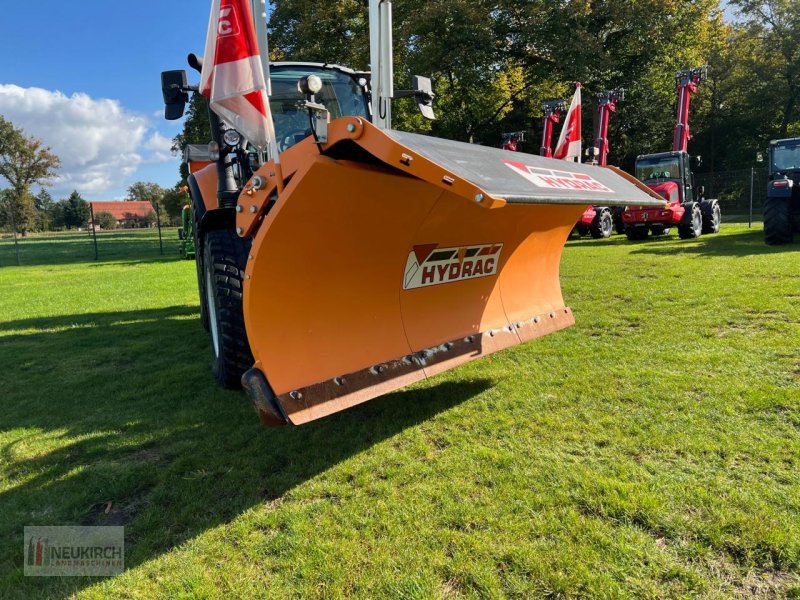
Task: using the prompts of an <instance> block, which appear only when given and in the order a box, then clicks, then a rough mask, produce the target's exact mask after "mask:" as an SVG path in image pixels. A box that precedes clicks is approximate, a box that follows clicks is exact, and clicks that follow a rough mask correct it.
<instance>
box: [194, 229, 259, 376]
mask: <svg viewBox="0 0 800 600" xmlns="http://www.w3.org/2000/svg"><path fill="white" fill-rule="evenodd" d="M250 244H251V240H250V239H249V238H248V239H244V238H240V237H239V236H238V235H236V233H235V232H233V231H231V230H229V229H218V230H215V231H209V232H208V233H206V235H205V236H204V246H203V257H204V258H203V271H204V276H205V282H206V285H205V288H206V299H207V303H208V317H209V330H210V333H211V355H212V358H213V362H212V371H213V373H214V377H216V378H217V381H219V383H220V384H221V385H222V386H223V387H226V388H229V389H235V388H238V387H241V380H242V374H244V372H245V371H247V370H248V369H249V368H251V367H252V366H253V354H252V353H251V352H250V344H249V343H248V341H247V333H246V332H245V328H244V312H243V308H242V291H243V284H244V268H245V265H246V264H247V256H248V253H249V252H250Z"/></svg>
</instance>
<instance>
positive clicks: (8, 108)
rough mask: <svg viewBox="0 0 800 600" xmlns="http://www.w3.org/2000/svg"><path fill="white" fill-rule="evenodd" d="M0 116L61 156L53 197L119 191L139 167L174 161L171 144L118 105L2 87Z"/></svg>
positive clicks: (8, 85)
mask: <svg viewBox="0 0 800 600" xmlns="http://www.w3.org/2000/svg"><path fill="white" fill-rule="evenodd" d="M0 114H2V115H3V116H4V117H5V118H6V119H7V120H9V121H11V122H12V123H13V124H14V125H15V126H17V127H21V128H22V129H24V130H25V133H26V134H28V135H33V136H35V137H37V138H39V139H41V140H42V141H43V142H44V143H45V144H47V145H48V146H51V147H52V149H53V151H54V152H55V153H56V154H57V155H58V156H59V157H60V158H61V168H60V169H59V177H58V179H57V180H56V181H55V182H54V185H53V193H54V194H55V195H63V194H65V193H68V192H70V191H71V190H73V189H77V190H78V191H79V192H81V193H82V194H86V195H96V194H103V193H105V192H108V191H111V190H119V189H123V188H125V187H126V186H127V183H129V182H130V180H131V178H132V177H133V175H134V174H135V173H136V171H137V169H138V168H139V166H140V165H142V164H143V163H151V162H165V161H168V160H175V159H174V157H173V156H172V155H171V154H170V151H169V144H170V140H169V139H168V138H166V137H165V136H163V135H161V134H159V133H158V132H153V133H150V135H149V137H148V132H149V131H150V126H149V122H148V119H147V118H146V117H144V116H142V115H138V114H136V113H134V112H131V111H128V110H126V109H125V108H123V107H122V106H121V105H120V103H119V101H117V100H109V99H93V98H91V97H89V96H88V95H86V94H81V93H76V94H73V95H71V96H66V95H64V94H63V93H61V92H59V91H50V90H45V89H42V88H22V87H19V86H16V85H11V84H0Z"/></svg>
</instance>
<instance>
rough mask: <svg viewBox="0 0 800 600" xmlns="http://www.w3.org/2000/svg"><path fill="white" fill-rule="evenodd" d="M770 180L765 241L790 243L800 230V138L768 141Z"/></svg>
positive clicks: (766, 202) (765, 211) (769, 242)
mask: <svg viewBox="0 0 800 600" xmlns="http://www.w3.org/2000/svg"><path fill="white" fill-rule="evenodd" d="M768 154H769V183H768V184H767V199H766V201H765V202H764V241H766V242H767V244H770V245H777V244H789V243H791V242H792V239H793V238H794V234H795V233H800V138H793V139H787V140H774V141H772V142H770V143H769V151H768Z"/></svg>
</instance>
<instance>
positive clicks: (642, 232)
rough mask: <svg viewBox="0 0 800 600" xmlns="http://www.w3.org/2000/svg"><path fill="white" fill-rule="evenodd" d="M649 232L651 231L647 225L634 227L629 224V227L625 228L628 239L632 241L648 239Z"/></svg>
mask: <svg viewBox="0 0 800 600" xmlns="http://www.w3.org/2000/svg"><path fill="white" fill-rule="evenodd" d="M649 233H650V231H649V230H648V229H647V227H632V226H629V227H626V228H625V235H627V236H628V239H629V240H631V241H632V242H634V241H638V240H646V239H647V235H648V234H649Z"/></svg>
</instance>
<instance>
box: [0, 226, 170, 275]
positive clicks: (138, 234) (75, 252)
mask: <svg viewBox="0 0 800 600" xmlns="http://www.w3.org/2000/svg"><path fill="white" fill-rule="evenodd" d="M159 233H160V236H159ZM179 244H180V241H179V240H178V230H177V228H175V227H162V228H161V231H160V232H159V229H158V228H157V227H152V228H149V227H148V228H141V229H109V230H103V229H99V228H98V230H97V236H96V238H95V236H94V235H92V231H91V228H89V229H82V230H71V231H59V232H47V233H30V234H28V235H27V236H24V237H23V236H17V239H16V241H15V240H14V235H13V233H12V232H0V268H1V267H11V266H16V265H22V266H31V265H51V264H68V263H82V262H94V261H99V262H108V261H115V262H153V261H163V260H180V253H179Z"/></svg>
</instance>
